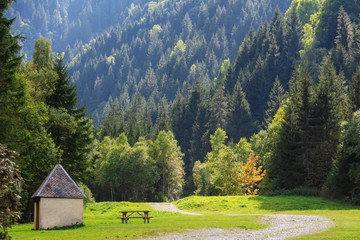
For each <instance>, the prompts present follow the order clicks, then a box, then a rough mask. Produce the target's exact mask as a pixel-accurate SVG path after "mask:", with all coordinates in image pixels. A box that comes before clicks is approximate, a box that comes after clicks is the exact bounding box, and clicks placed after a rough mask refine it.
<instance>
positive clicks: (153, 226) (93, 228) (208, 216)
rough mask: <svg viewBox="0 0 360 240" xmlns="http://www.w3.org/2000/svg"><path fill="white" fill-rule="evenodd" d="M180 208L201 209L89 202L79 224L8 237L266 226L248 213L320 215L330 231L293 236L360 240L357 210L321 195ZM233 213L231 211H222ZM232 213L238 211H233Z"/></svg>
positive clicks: (19, 230) (25, 227)
mask: <svg viewBox="0 0 360 240" xmlns="http://www.w3.org/2000/svg"><path fill="white" fill-rule="evenodd" d="M175 204H176V205H177V206H178V207H179V208H180V209H182V210H186V211H192V212H198V213H202V214H204V215H202V216H193V215H183V214H180V213H170V212H161V211H157V210H154V209H153V208H152V207H151V206H150V205H149V204H148V203H130V202H103V203H95V204H90V205H88V206H87V207H86V209H85V210H84V226H83V227H78V228H72V229H64V230H38V231H34V230H32V229H33V224H21V225H16V226H13V229H12V230H11V231H10V235H11V236H13V238H14V239H15V240H16V239H55V240H56V239H89V240H91V239H134V238H143V237H148V236H156V235H157V234H159V233H163V232H182V231H185V230H186V229H194V228H211V227H218V228H232V227H236V228H243V229H260V228H264V227H266V226H265V225H261V223H260V222H259V221H258V220H259V218H260V216H258V215H254V216H251V215H249V214H280V213H285V214H286V213H287V214H307V215H320V216H325V217H328V218H330V219H331V220H333V221H334V222H335V225H334V227H332V228H331V229H329V230H327V231H325V232H321V233H316V234H313V235H310V236H309V235H307V236H303V237H298V238H297V239H360V227H359V226H360V208H359V207H355V206H352V205H349V204H345V203H343V202H339V201H329V200H326V199H322V198H314V197H299V196H278V197H265V196H255V197H245V196H233V197H196V196H194V197H188V198H184V199H181V200H179V201H177V202H176V203H175ZM122 210H151V211H152V212H151V213H150V215H151V216H154V218H152V219H151V220H150V223H149V224H144V222H143V220H142V219H130V220H129V222H128V224H122V223H121V219H120V211H122ZM227 214H235V215H227ZM236 214H238V215H236Z"/></svg>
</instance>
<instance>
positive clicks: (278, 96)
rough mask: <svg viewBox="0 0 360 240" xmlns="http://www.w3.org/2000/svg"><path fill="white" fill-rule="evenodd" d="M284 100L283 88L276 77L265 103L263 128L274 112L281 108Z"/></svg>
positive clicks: (271, 118) (268, 122) (269, 121)
mask: <svg viewBox="0 0 360 240" xmlns="http://www.w3.org/2000/svg"><path fill="white" fill-rule="evenodd" d="M284 100H285V92H284V88H283V87H282V85H281V83H280V81H279V78H278V77H276V79H275V82H274V85H273V87H272V89H271V92H270V96H269V101H268V102H267V107H268V108H267V110H266V111H265V119H264V123H263V125H264V127H266V126H268V125H269V124H270V123H271V122H272V120H273V118H274V116H275V114H276V112H277V111H278V110H279V108H280V107H281V106H282V104H283V103H284Z"/></svg>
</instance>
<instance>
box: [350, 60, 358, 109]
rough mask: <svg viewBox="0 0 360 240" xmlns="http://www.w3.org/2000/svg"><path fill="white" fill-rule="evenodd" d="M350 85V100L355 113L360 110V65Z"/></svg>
mask: <svg viewBox="0 0 360 240" xmlns="http://www.w3.org/2000/svg"><path fill="white" fill-rule="evenodd" d="M351 80H352V81H351V83H350V100H351V105H352V106H353V109H352V110H353V111H357V110H359V109H360V65H358V67H357V68H356V72H355V73H354V75H353V76H352V78H351Z"/></svg>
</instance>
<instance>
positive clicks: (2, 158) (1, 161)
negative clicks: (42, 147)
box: [0, 144, 22, 239]
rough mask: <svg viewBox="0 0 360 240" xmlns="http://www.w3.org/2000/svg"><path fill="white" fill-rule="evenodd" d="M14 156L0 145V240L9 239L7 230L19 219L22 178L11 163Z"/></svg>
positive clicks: (13, 153)
mask: <svg viewBox="0 0 360 240" xmlns="http://www.w3.org/2000/svg"><path fill="white" fill-rule="evenodd" d="M15 155H16V153H15V152H12V151H9V150H8V149H7V148H6V147H5V146H4V145H2V144H0V239H10V238H11V237H10V236H9V233H8V230H7V229H8V228H10V227H11V225H12V224H14V223H15V222H16V221H17V220H18V219H19V218H20V212H18V211H17V210H18V207H19V205H20V192H21V181H22V178H21V176H20V173H19V170H18V169H17V167H16V164H15V163H14V162H13V160H14V159H15Z"/></svg>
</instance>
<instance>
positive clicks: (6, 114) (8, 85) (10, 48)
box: [0, 0, 25, 143]
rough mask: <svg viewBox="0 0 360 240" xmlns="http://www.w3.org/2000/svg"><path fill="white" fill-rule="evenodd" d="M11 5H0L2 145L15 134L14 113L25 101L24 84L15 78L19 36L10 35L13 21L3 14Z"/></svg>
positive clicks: (3, 2)
mask: <svg viewBox="0 0 360 240" xmlns="http://www.w3.org/2000/svg"><path fill="white" fill-rule="evenodd" d="M11 3H12V1H11V0H7V1H2V3H1V4H0V49H1V51H0V126H1V128H0V139H1V142H2V143H6V142H7V141H9V140H11V138H12V137H11V136H12V135H13V134H15V133H16V125H17V124H18V123H17V121H18V120H20V119H18V118H17V117H16V116H15V115H14V113H15V112H17V111H16V109H18V108H21V105H22V104H24V101H25V98H24V95H25V84H24V83H22V82H21V81H20V80H19V79H18V78H17V77H16V76H15V73H16V71H17V69H18V67H19V65H20V63H21V56H20V55H19V51H20V49H21V47H20V46H19V44H18V41H19V40H20V36H14V35H12V34H11V33H10V28H11V25H12V23H13V22H14V20H15V19H11V20H9V19H7V18H5V17H4V12H5V11H6V9H7V8H8V7H9V5H10V4H11ZM13 140H14V139H13Z"/></svg>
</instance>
